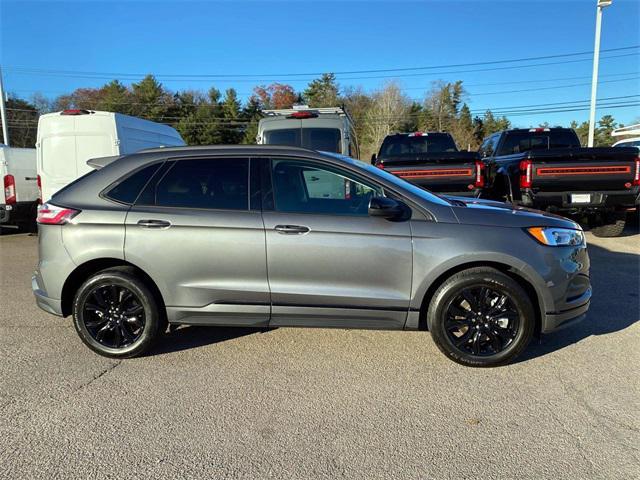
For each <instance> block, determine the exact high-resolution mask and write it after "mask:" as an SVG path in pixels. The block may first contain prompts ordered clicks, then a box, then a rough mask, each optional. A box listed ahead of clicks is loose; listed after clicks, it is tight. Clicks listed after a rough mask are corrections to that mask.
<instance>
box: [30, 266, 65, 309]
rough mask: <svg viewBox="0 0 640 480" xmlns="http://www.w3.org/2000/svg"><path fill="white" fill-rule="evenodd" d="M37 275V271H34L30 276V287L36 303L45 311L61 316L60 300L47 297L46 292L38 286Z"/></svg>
mask: <svg viewBox="0 0 640 480" xmlns="http://www.w3.org/2000/svg"><path fill="white" fill-rule="evenodd" d="M38 276H39V275H38V272H36V273H34V274H33V276H32V277H31V289H32V290H33V295H34V296H35V297H36V304H37V305H38V307H40V308H41V309H42V310H44V311H45V312H47V313H52V314H53V315H58V316H59V317H61V316H62V301H61V300H59V299H56V298H50V297H47V295H46V292H45V291H44V290H43V289H42V288H41V287H40V284H39V281H38Z"/></svg>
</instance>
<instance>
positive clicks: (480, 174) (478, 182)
mask: <svg viewBox="0 0 640 480" xmlns="http://www.w3.org/2000/svg"><path fill="white" fill-rule="evenodd" d="M473 186H474V187H476V188H483V187H484V162H482V161H481V160H476V165H475V180H474V182H473Z"/></svg>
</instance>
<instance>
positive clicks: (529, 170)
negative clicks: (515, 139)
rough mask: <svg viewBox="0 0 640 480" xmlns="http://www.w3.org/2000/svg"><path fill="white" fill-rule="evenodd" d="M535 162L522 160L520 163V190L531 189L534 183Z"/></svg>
mask: <svg viewBox="0 0 640 480" xmlns="http://www.w3.org/2000/svg"><path fill="white" fill-rule="evenodd" d="M532 174H533V162H531V160H522V161H521V162H520V188H531V184H532V183H533V179H532Z"/></svg>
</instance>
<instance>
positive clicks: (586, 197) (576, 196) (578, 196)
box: [569, 193, 591, 204]
mask: <svg viewBox="0 0 640 480" xmlns="http://www.w3.org/2000/svg"><path fill="white" fill-rule="evenodd" d="M569 200H570V201H571V203H577V204H585V203H591V194H590V193H572V194H570V195H569Z"/></svg>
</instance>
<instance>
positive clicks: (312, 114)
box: [287, 111, 318, 119]
mask: <svg viewBox="0 0 640 480" xmlns="http://www.w3.org/2000/svg"><path fill="white" fill-rule="evenodd" d="M287 118H297V119H304V118H318V114H317V113H315V112H305V111H302V112H293V113H292V114H291V115H288V116H287Z"/></svg>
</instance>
